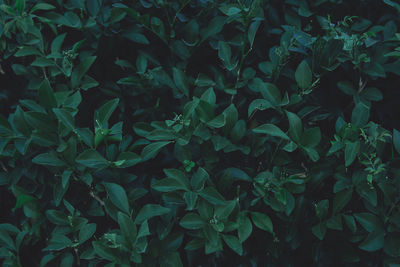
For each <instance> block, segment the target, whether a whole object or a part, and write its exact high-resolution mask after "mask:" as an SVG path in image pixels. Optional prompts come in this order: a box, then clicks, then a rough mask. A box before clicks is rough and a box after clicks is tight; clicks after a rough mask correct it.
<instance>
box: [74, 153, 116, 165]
mask: <svg viewBox="0 0 400 267" xmlns="http://www.w3.org/2000/svg"><path fill="white" fill-rule="evenodd" d="M75 161H76V162H78V163H80V164H82V165H83V166H86V167H89V168H94V169H101V168H105V167H107V166H108V165H109V162H108V160H106V159H105V158H104V157H103V156H102V155H101V154H100V153H99V152H97V151H96V150H94V149H88V150H85V151H84V152H82V153H81V154H80V155H79V156H78V157H77V158H76V160H75Z"/></svg>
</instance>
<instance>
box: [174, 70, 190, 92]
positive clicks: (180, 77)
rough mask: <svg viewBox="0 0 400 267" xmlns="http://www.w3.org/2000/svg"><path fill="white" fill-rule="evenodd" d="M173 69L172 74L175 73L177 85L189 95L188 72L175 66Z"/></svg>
mask: <svg viewBox="0 0 400 267" xmlns="http://www.w3.org/2000/svg"><path fill="white" fill-rule="evenodd" d="M172 71H173V72H172V74H173V78H174V82H175V85H176V87H177V88H178V89H179V90H180V91H181V92H182V93H183V94H184V95H185V96H189V85H188V80H187V77H186V74H185V73H184V72H183V71H182V70H180V69H178V68H173V69H172Z"/></svg>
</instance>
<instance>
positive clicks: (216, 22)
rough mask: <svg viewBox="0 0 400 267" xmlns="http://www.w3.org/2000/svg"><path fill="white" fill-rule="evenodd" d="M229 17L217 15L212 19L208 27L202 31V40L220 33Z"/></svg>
mask: <svg viewBox="0 0 400 267" xmlns="http://www.w3.org/2000/svg"><path fill="white" fill-rule="evenodd" d="M226 21H227V19H226V18H225V17H222V16H216V17H214V18H213V19H211V21H210V23H209V24H208V27H207V29H205V30H203V31H202V32H201V36H202V38H201V42H203V41H205V40H207V39H208V38H209V37H211V36H213V35H215V34H217V33H219V32H220V31H222V29H223V28H224V25H225V23H226Z"/></svg>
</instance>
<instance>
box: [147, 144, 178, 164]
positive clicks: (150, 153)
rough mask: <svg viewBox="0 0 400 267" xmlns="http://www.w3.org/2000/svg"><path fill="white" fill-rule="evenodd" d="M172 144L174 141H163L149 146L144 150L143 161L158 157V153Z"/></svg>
mask: <svg viewBox="0 0 400 267" xmlns="http://www.w3.org/2000/svg"><path fill="white" fill-rule="evenodd" d="M170 143H172V141H161V142H154V143H151V144H149V145H147V146H145V147H144V148H143V150H142V153H141V154H140V156H141V157H142V160H143V161H146V160H149V159H152V158H154V157H155V156H157V154H158V152H160V150H161V149H162V148H163V147H165V146H166V145H168V144H170Z"/></svg>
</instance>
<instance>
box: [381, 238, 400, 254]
mask: <svg viewBox="0 0 400 267" xmlns="http://www.w3.org/2000/svg"><path fill="white" fill-rule="evenodd" d="M399 243H400V238H398V237H395V236H391V235H388V236H386V237H385V245H384V248H383V250H384V251H385V253H386V254H388V255H389V256H392V257H400V246H399Z"/></svg>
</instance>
